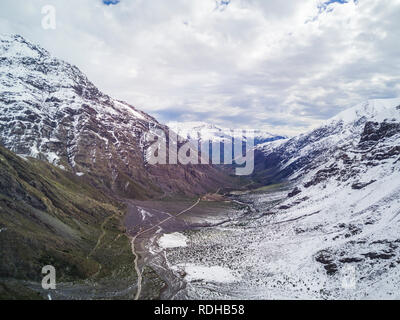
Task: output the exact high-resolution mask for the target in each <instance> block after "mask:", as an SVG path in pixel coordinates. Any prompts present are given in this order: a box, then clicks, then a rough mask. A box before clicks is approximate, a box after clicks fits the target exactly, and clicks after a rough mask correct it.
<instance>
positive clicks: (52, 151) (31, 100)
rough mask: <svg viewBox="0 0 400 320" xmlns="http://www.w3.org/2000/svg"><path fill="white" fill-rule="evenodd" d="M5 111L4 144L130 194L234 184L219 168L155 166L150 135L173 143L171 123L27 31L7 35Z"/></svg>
mask: <svg viewBox="0 0 400 320" xmlns="http://www.w3.org/2000/svg"><path fill="white" fill-rule="evenodd" d="M0 108H1V116H0V143H1V144H2V145H3V146H5V147H6V148H8V149H10V150H12V151H13V152H15V153H17V154H18V155H22V156H31V157H36V158H39V159H45V160H47V161H49V162H50V163H52V164H55V165H57V166H58V167H60V168H62V169H66V170H70V171H72V172H74V173H76V174H77V175H80V176H82V175H86V176H87V179H88V180H90V181H91V182H92V183H93V184H94V185H96V186H98V187H101V188H106V189H108V190H112V191H113V192H114V193H117V194H120V195H122V196H128V197H134V198H146V197H153V196H160V195H166V194H170V193H182V194H187V195H193V194H198V193H203V192H206V191H208V190H214V189H216V188H217V187H218V186H219V185H221V184H224V182H225V181H226V176H225V175H224V174H222V173H221V172H220V171H218V170H216V169H215V168H213V167H211V166H193V165H187V166H181V165H174V166H168V165H157V166H152V165H149V164H148V163H147V162H146V152H147V148H148V147H149V145H150V143H149V142H146V141H145V136H146V133H148V132H149V130H150V129H151V128H153V129H154V128H157V129H160V130H163V131H164V132H166V137H167V138H166V139H167V140H168V139H169V138H168V137H169V136H168V128H167V127H165V126H163V125H161V124H159V123H158V122H157V121H156V120H155V119H154V118H152V117H150V116H149V115H147V114H145V113H143V112H141V111H139V110H137V109H135V108H134V107H132V106H131V105H128V104H127V103H125V102H121V101H117V100H115V99H112V98H111V97H109V96H108V95H106V94H104V93H102V92H100V91H99V90H98V89H97V88H96V87H95V86H94V85H93V84H92V83H91V82H90V81H89V80H88V79H87V77H86V76H85V75H84V74H83V73H82V72H81V71H80V70H79V69H78V68H77V67H75V66H72V65H70V64H68V63H66V62H64V61H61V60H59V59H56V58H54V57H53V56H51V55H50V54H49V53H48V52H47V51H46V50H44V49H43V48H40V47H39V46H37V45H34V44H32V43H30V42H28V41H26V40H25V39H24V38H22V37H21V36H0Z"/></svg>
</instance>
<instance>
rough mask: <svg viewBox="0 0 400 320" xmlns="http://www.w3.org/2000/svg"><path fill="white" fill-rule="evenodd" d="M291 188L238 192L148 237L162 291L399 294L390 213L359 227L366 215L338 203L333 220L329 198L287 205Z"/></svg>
mask: <svg viewBox="0 0 400 320" xmlns="http://www.w3.org/2000/svg"><path fill="white" fill-rule="evenodd" d="M287 194H288V190H287V189H286V188H278V189H275V190H267V191H261V192H256V193H247V194H242V195H237V196H233V198H232V199H233V200H234V201H235V202H231V203H229V204H225V207H224V209H223V210H221V208H220V209H219V210H217V211H218V213H217V214H215V212H214V213H212V214H207V210H209V213H211V211H215V203H213V204H211V203H210V204H207V203H202V204H201V206H203V208H201V206H198V207H196V208H195V209H193V212H187V213H186V214H185V215H183V216H181V217H179V218H178V219H176V220H175V219H173V220H171V223H170V224H168V226H165V227H162V228H159V229H158V230H157V231H156V232H153V233H152V234H151V235H149V236H148V237H147V238H145V237H144V238H142V241H141V242H140V250H141V254H142V255H143V256H144V257H145V258H144V260H143V264H146V265H149V266H151V268H153V269H154V270H155V271H156V272H157V274H158V275H159V276H160V277H161V278H163V280H164V281H165V283H166V284H167V286H166V287H165V288H164V290H163V291H162V294H161V298H165V299H376V298H378V299H396V298H400V296H399V294H400V280H399V279H400V278H399V276H400V259H399V250H398V247H399V245H400V240H399V239H397V238H396V237H395V234H391V233H390V232H386V234H385V233H384V232H385V230H388V231H389V230H390V228H389V227H388V225H387V222H388V221H386V218H385V217H384V218H383V219H382V220H381V221H380V222H379V223H377V224H376V225H375V226H374V228H373V229H370V226H371V225H372V226H373V225H374V223H372V222H370V223H369V224H368V223H366V224H365V225H364V226H361V225H360V223H359V222H360V216H358V215H357V214H354V215H350V216H349V215H348V212H345V214H344V215H343V212H341V210H340V205H337V208H336V209H337V210H338V211H337V212H336V213H335V214H331V217H330V218H329V219H327V218H326V216H325V217H323V216H324V214H325V212H324V210H323V208H325V209H327V210H328V211H329V207H330V205H331V204H330V203H329V200H326V199H325V200H324V199H322V200H321V199H316V200H315V201H311V204H310V203H307V206H305V207H306V209H304V208H302V203H301V201H297V204H296V206H295V207H294V208H292V209H290V208H289V209H288V208H287V206H282V202H284V201H287V199H288V198H287ZM321 196H322V195H321ZM322 197H323V196H322ZM334 200H335V199H334V198H331V200H330V201H331V202H332V201H334ZM355 201H356V202H357V201H358V200H355ZM244 203H247V204H248V205H244ZM234 204H235V205H234ZM207 205H208V209H207V208H206V210H205V207H207ZM212 207H213V209H210V208H212ZM280 207H282V209H281V210H277V209H278V208H280ZM352 208H354V206H353V207H352ZM309 210H311V211H309ZM383 210H385V208H383ZM146 212H147V213H146ZM143 213H144V216H146V214H147V215H149V216H150V215H151V214H152V212H151V211H146V210H144V212H143ZM385 213H390V212H389V211H388V210H386V211H385ZM369 214H372V216H373V215H374V214H376V217H375V218H377V216H378V215H379V210H375V212H369V213H368V211H364V214H363V217H362V218H363V219H367V215H369ZM144 216H143V217H144ZM357 225H358V227H357V228H359V229H357V228H356V227H355V226H357ZM363 227H364V228H363ZM164 233H167V234H164Z"/></svg>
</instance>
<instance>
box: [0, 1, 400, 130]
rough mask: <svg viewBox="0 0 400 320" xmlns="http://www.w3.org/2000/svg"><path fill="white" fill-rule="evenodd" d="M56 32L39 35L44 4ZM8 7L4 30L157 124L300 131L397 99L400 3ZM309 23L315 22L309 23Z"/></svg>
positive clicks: (3, 9)
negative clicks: (379, 100) (363, 104)
mask: <svg viewBox="0 0 400 320" xmlns="http://www.w3.org/2000/svg"><path fill="white" fill-rule="evenodd" d="M49 3H50V4H53V5H55V6H56V8H57V29H56V30H55V31H51V30H43V29H42V28H41V18H42V16H41V7H42V5H46V4H49ZM321 3H322V1H320V0H313V1H303V0H296V1H280V0H279V1H278V0H272V1H271V0H268V1H266V0H232V1H231V2H230V3H229V5H227V6H224V9H223V10H221V8H220V9H217V6H216V1H214V0H191V1H184V0H174V1H172V0H171V1H165V0H152V1H140V0H129V1H128V0H122V1H121V2H120V3H119V4H118V5H115V6H105V5H103V4H102V1H100V0H98V1H97V0H81V1H79V2H78V1H76V2H74V3H73V4H71V2H70V1H61V0H58V1H49V0H47V1H39V0H3V1H1V4H0V30H1V31H2V32H10V33H19V34H21V35H23V36H24V37H26V38H27V39H29V40H31V41H35V42H38V43H40V44H41V45H42V46H44V47H45V48H46V49H48V50H49V51H51V52H52V53H54V54H55V55H56V56H58V57H61V58H63V59H65V60H68V61H69V62H71V63H74V64H76V65H77V66H78V67H80V68H81V70H83V71H84V72H85V73H86V74H87V75H88V77H89V78H90V79H91V80H92V81H93V82H94V83H95V84H96V85H98V86H99V87H100V89H102V90H103V91H104V92H106V93H109V94H111V95H113V96H115V97H116V98H119V99H123V100H126V101H128V102H129V103H132V104H134V105H136V106H137V107H139V108H141V109H143V110H144V111H147V112H150V113H151V114H153V115H155V116H156V117H158V118H159V119H160V120H165V121H168V120H172V119H177V120H205V121H211V122H215V123H217V124H220V125H224V126H235V127H240V126H241V127H260V128H261V127H262V128H266V129H268V130H271V131H275V132H281V133H286V134H295V133H296V132H299V131H303V130H305V129H307V128H309V127H310V126H313V125H316V124H318V123H319V122H321V121H322V120H324V119H326V118H329V117H330V116H332V115H334V114H336V113H337V112H339V111H341V110H342V109H344V108H346V107H349V106H351V105H352V104H355V103H357V102H359V101H360V100H364V99H368V98H375V97H393V96H397V95H400V94H399V89H400V87H399V83H400V82H399V80H400V79H399V78H400V47H399V46H398V43H400V28H399V27H400V1H399V0H362V1H358V3H357V4H355V3H354V2H353V1H351V0H350V1H349V2H348V3H347V4H339V3H333V4H331V5H330V6H329V10H326V11H323V12H321V13H320V14H319V9H318V5H319V4H321ZM306 21H308V22H307V23H306Z"/></svg>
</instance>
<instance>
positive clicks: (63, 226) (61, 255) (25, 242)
mask: <svg viewBox="0 0 400 320" xmlns="http://www.w3.org/2000/svg"><path fill="white" fill-rule="evenodd" d="M0 212H1V214H0V252H1V259H0V299H5V298H8V299H16V298H23V299H36V298H40V297H42V298H43V297H44V298H47V293H48V292H46V293H43V295H40V294H39V293H40V291H41V290H40V288H41V287H40V283H41V280H42V277H43V275H42V274H41V270H42V267H43V266H45V265H53V266H54V267H55V268H56V270H57V284H58V286H59V287H58V288H59V289H60V288H61V287H62V283H72V282H74V283H75V284H79V283H81V284H82V286H83V284H86V286H87V288H86V289H84V288H82V290H81V292H80V294H76V295H73V294H71V296H68V295H66V296H64V298H65V299H70V298H82V297H85V296H86V297H88V296H87V295H88V294H89V293H90V292H91V291H92V288H93V285H94V283H98V282H99V281H102V283H103V284H102V285H100V286H97V288H98V291H97V294H98V297H99V298H100V297H102V298H105V297H107V294H109V293H110V292H116V291H118V288H123V289H126V288H127V287H128V286H129V285H131V284H132V283H135V281H136V273H135V271H134V268H133V263H132V262H133V259H134V257H133V255H132V253H131V247H130V240H129V239H128V237H127V236H125V235H124V226H123V223H122V217H123V215H124V213H125V207H124V206H123V205H121V204H119V203H117V202H115V201H114V200H113V199H111V198H110V197H108V196H107V195H106V194H104V193H102V192H101V191H99V190H98V189H96V188H94V187H92V186H90V185H88V184H86V183H85V182H84V180H83V178H82V177H78V176H76V175H75V174H73V173H71V172H67V171H64V170H61V169H59V168H57V167H55V166H53V165H51V164H49V163H47V162H44V161H40V160H35V159H33V158H30V159H27V160H23V159H21V158H20V157H18V156H16V155H15V154H13V153H12V152H10V151H8V150H6V149H5V148H3V147H1V146H0ZM106 283H108V286H109V288H108V289H106V288H105V287H104V285H105V284H106ZM33 285H35V286H36V287H35V288H33V287H32V286H33ZM54 293H56V292H54ZM134 293H135V288H134V287H133V288H132V289H131V291H129V290H128V291H126V292H125V293H124V295H123V297H129V296H130V295H131V296H133V295H134ZM52 294H53V292H52ZM117 296H118V294H117Z"/></svg>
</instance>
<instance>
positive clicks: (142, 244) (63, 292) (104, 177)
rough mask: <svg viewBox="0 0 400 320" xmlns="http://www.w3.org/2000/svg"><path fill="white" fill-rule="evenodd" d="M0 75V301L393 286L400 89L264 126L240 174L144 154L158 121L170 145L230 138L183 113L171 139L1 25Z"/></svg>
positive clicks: (334, 291)
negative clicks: (295, 122) (46, 275)
mask: <svg viewBox="0 0 400 320" xmlns="http://www.w3.org/2000/svg"><path fill="white" fill-rule="evenodd" d="M0 76H1V77H0V107H1V112H2V113H1V116H0V253H1V261H0V298H1V299H52V300H57V299H60V300H79V299H91V300H96V299H99V300H102V299H105V300H107V299H124V300H147V299H170V300H173V299H213V300H214V299H399V298H400V297H399V292H400V282H399V280H398V279H399V276H400V237H399V232H398V230H399V223H400V99H398V98H397V99H372V100H367V101H364V102H362V103H360V104H358V105H356V106H354V107H352V108H349V109H347V110H345V111H343V112H341V113H339V114H337V115H336V116H334V117H333V118H331V119H329V120H327V121H325V122H323V123H321V124H320V125H319V126H317V127H316V128H314V129H312V130H310V131H308V132H304V133H302V134H299V135H297V136H295V137H292V138H287V137H285V136H281V135H273V134H270V133H268V132H260V133H259V136H258V137H255V138H256V140H257V141H256V142H257V143H255V144H254V148H253V147H252V148H251V150H247V149H246V148H243V150H239V151H249V153H250V154H252V153H254V163H253V162H251V163H250V158H249V159H247V160H249V163H250V164H251V165H253V164H254V171H253V172H252V173H251V174H250V175H249V176H245V177H239V176H236V175H235V174H233V173H234V172H235V169H238V168H239V166H238V165H236V166H235V165H227V166H226V165H224V166H220V165H213V164H210V163H207V164H203V165H198V164H196V163H191V162H189V163H182V162H179V163H176V164H173V165H171V164H169V165H167V164H160V163H152V161H150V160H151V159H150V157H151V155H152V151H154V150H152V142H150V141H148V139H147V138H148V137H149V136H151V135H152V134H153V133H154V132H158V133H160V134H159V135H158V137H156V140H157V142H156V145H163V146H166V147H165V150H164V151H165V154H168V156H169V157H171V150H170V149H172V147H171V146H173V148H175V147H176V148H177V149H179V147H180V146H182V145H185V143H186V142H187V139H193V138H195V139H194V140H195V141H197V142H198V143H201V142H203V140H204V141H210V142H211V145H214V146H215V144H217V145H218V146H221V144H226V143H227V141H229V140H231V138H232V137H231V136H228V138H226V136H225V134H224V133H223V130H224V129H222V128H219V127H216V126H214V125H208V124H204V123H192V124H190V125H187V126H185V125H179V124H178V125H177V126H178V127H180V128H181V129H183V130H182V131H183V137H181V138H182V139H181V140H182V141H175V142H176V143H173V142H174V138H173V136H175V133H171V131H170V128H169V127H168V126H167V125H164V124H162V123H159V122H158V121H157V120H156V119H155V118H153V117H151V116H150V115H148V114H146V113H144V112H142V111H140V110H138V109H136V108H135V107H133V106H131V105H130V104H128V103H125V102H122V101H119V100H116V99H113V98H111V97H110V96H108V95H106V94H104V93H102V92H101V91H100V90H99V89H98V88H97V87H96V86H95V85H94V84H93V83H91V82H90V81H89V80H88V79H87V77H86V76H85V75H84V74H83V73H82V72H81V71H80V70H79V69H78V68H77V67H75V66H72V65H70V64H69V63H67V62H64V61H62V60H60V59H57V58H55V57H53V56H52V55H51V54H50V53H49V52H47V51H46V50H45V49H43V48H41V47H39V46H38V45H35V44H33V43H31V42H29V41H27V40H25V39H24V38H23V37H21V36H18V35H10V36H8V35H7V36H1V37H0ZM208 128H210V129H212V132H211V133H212V134H211V135H207V134H206V135H201V134H200V132H203V133H204V130H206V129H208ZM228 131H230V133H232V130H230V129H229V130H228ZM206 133H207V132H206ZM208 133H210V132H208ZM242 138H243V139H244V140H246V139H248V138H249V137H246V136H243V135H242V134H240V139H242ZM196 139H197V140H196ZM227 139H228V140H227ZM153 142H154V141H153ZM171 142H172V143H171ZM251 145H253V144H251ZM242 147H243V146H242ZM172 151H173V150H172ZM187 151H188V152H189V154H190V155H191V152H192V150H187ZM236 151H237V150H236ZM188 152H186V156H187V157H189V156H188V155H187V153H188ZM231 153H232V152H231ZM217 155H218V156H219V155H220V154H217ZM172 156H173V152H172ZM224 156H225V155H224ZM228 156H232V154H228ZM195 158H196V160H198V156H197V155H196V156H195ZM252 158H253V157H251V159H252ZM193 162H195V161H193ZM166 163H168V162H166ZM237 164H238V163H237ZM246 166H247V161H246ZM251 167H253V166H251ZM45 265H52V266H54V267H55V268H56V270H57V289H56V290H53V291H51V292H48V291H47V290H44V289H42V286H41V279H42V274H41V269H42V267H43V266H45Z"/></svg>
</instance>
